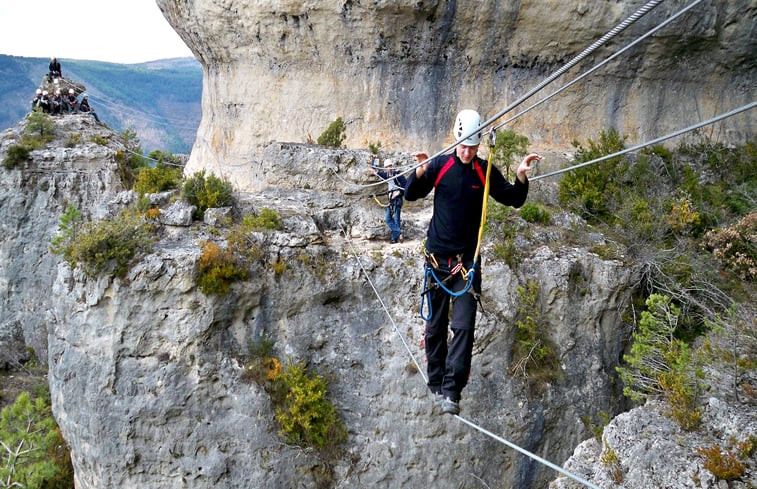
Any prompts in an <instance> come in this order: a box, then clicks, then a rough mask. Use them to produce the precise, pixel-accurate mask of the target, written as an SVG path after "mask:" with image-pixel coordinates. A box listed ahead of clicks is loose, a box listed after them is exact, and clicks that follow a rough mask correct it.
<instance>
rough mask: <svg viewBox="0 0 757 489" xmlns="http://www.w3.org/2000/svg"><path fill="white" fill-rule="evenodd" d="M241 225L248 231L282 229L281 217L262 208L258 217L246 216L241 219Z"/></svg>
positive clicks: (270, 210)
mask: <svg viewBox="0 0 757 489" xmlns="http://www.w3.org/2000/svg"><path fill="white" fill-rule="evenodd" d="M242 225H243V226H244V227H245V228H246V229H248V230H250V231H265V230H268V231H274V230H281V229H283V228H284V223H283V222H282V221H281V216H280V215H279V213H278V212H276V211H275V210H274V209H269V208H267V207H263V208H262V209H260V212H259V213H258V215H257V216H256V215H254V214H246V215H245V216H244V217H243V218H242Z"/></svg>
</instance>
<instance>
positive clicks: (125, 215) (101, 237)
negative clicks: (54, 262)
mask: <svg viewBox="0 0 757 489" xmlns="http://www.w3.org/2000/svg"><path fill="white" fill-rule="evenodd" d="M151 229H152V228H151V226H150V225H149V224H147V223H146V222H145V221H144V220H143V219H142V218H140V217H138V216H137V215H136V214H135V213H134V212H133V211H131V210H124V211H123V212H122V213H121V214H119V216H118V217H116V218H114V219H110V220H108V219H105V220H102V221H96V222H88V223H86V224H85V225H84V226H82V229H81V232H80V233H79V235H78V237H77V238H76V239H75V240H71V241H70V242H69V243H68V244H65V245H62V248H61V251H62V254H63V258H64V259H65V260H66V261H68V262H69V263H70V264H71V266H72V267H76V266H79V265H80V266H81V267H82V270H83V271H84V273H86V274H87V275H89V276H90V277H95V276H97V275H99V274H100V273H101V272H103V271H104V270H106V268H109V267H112V274H113V275H114V276H116V277H124V276H125V275H126V273H127V272H128V271H129V265H130V264H131V262H132V260H134V259H135V257H137V256H138V255H140V254H142V253H146V252H148V251H149V249H150V246H151V238H150V233H151Z"/></svg>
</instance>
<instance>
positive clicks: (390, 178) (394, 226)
mask: <svg viewBox="0 0 757 489" xmlns="http://www.w3.org/2000/svg"><path fill="white" fill-rule="evenodd" d="M373 172H374V173H375V174H376V175H378V176H379V178H381V179H383V180H386V183H387V186H388V189H387V195H388V196H389V205H388V206H387V207H386V216H385V221H386V226H387V227H388V228H389V231H390V232H391V235H390V237H389V240H390V241H391V242H392V243H396V242H397V241H399V239H400V235H401V234H402V196H403V195H404V193H405V185H406V184H407V179H406V178H405V177H404V175H397V174H396V172H395V171H394V161H392V160H390V159H387V160H385V161H384V170H383V171H382V170H374V171H373Z"/></svg>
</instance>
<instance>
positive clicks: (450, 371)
mask: <svg viewBox="0 0 757 489" xmlns="http://www.w3.org/2000/svg"><path fill="white" fill-rule="evenodd" d="M447 270H449V268H448V267H446V265H442V266H440V268H439V269H437V270H435V272H436V274H437V277H439V279H441V280H444V279H445V278H446V277H447V276H448V273H447ZM466 284H467V280H465V278H463V277H462V276H461V275H460V273H459V272H458V273H457V274H456V276H455V277H453V278H452V279H450V281H449V282H447V283H446V284H445V286H446V287H447V288H448V289H450V290H452V291H453V292H459V291H461V290H463V289H464V288H465V286H466ZM473 291H475V292H476V293H479V292H480V291H481V270H480V268H479V267H477V268H476V274H475V276H474V279H473V286H472V287H471V290H470V291H469V292H466V293H465V294H463V295H461V296H459V297H453V296H451V295H450V294H448V293H447V292H445V291H444V290H443V289H442V288H441V287H435V288H434V289H432V290H431V292H429V297H428V300H429V304H430V305H431V319H429V320H428V321H427V322H426V334H425V341H424V342H425V347H426V359H427V361H428V387H429V389H431V391H432V392H434V393H441V394H443V395H444V397H449V398H450V399H452V400H453V401H459V400H460V393H461V392H462V390H463V388H464V387H465V386H466V385H467V384H468V377H469V376H470V369H471V359H472V356H473V336H474V329H475V322H476V309H477V305H478V303H477V300H476V297H475V296H474V295H473V294H472V293H471V292H473ZM450 306H451V307H452V314H451V320H450ZM448 329H452V334H453V337H452V339H451V340H450V341H449V344H448V342H447V337H448Z"/></svg>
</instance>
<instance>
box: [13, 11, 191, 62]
mask: <svg viewBox="0 0 757 489" xmlns="http://www.w3.org/2000/svg"><path fill="white" fill-rule="evenodd" d="M0 54H8V55H14V56H26V57H43V58H51V57H53V56H55V57H57V58H59V59H66V58H68V59H88V60H97V61H108V62H112V63H141V62H145V61H153V60H156V59H164V58H180V57H187V56H190V57H191V56H193V55H192V52H191V51H190V50H189V48H188V47H187V46H186V45H185V44H184V42H183V41H182V40H181V38H180V37H179V35H178V34H177V33H176V31H174V30H173V27H171V25H170V24H169V23H168V21H167V20H166V19H165V17H163V14H162V12H161V11H160V9H159V8H158V6H157V4H156V3H155V0H128V1H115V0H74V1H71V0H69V1H60V0H57V1H55V0H34V1H31V0H0Z"/></svg>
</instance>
